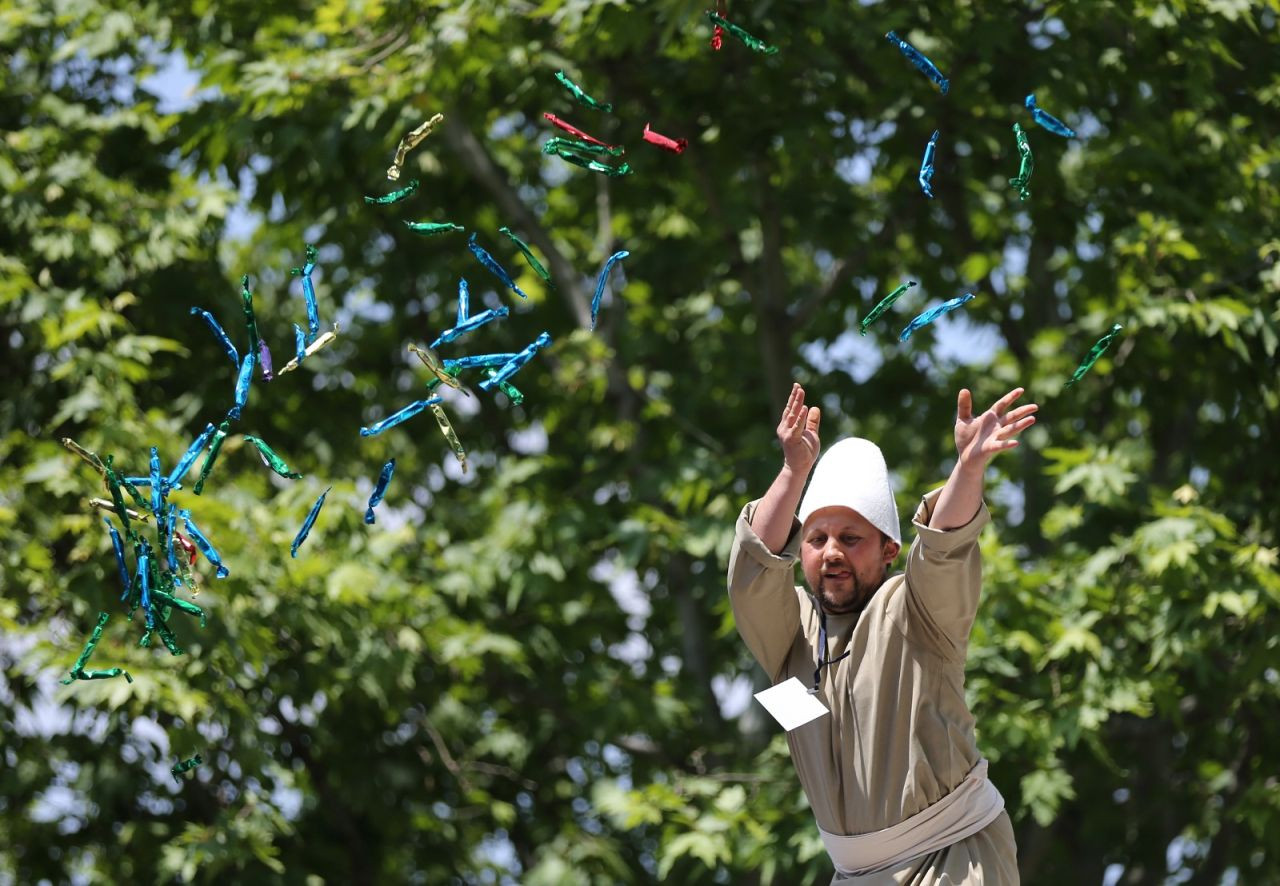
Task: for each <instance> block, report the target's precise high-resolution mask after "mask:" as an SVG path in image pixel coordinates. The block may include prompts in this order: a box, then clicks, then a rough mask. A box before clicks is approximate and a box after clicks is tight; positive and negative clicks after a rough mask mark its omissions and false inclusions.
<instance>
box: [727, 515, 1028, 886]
mask: <svg viewBox="0 0 1280 886" xmlns="http://www.w3.org/2000/svg"><path fill="white" fill-rule="evenodd" d="M940 491H941V490H936V491H934V492H931V493H930V494H929V495H927V496H925V498H924V500H923V501H922V502H921V503H920V507H919V509H917V511H916V515H915V518H914V520H913V523H914V524H915V528H916V533H917V538H916V541H915V543H914V544H913V545H912V546H911V550H910V551H909V552H908V554H907V565H906V573H905V575H902V574H899V575H894V576H892V577H891V578H889V579H888V580H887V581H886V582H885V583H884V584H883V585H882V586H881V587H880V589H879V590H878V591H877V592H876V594H875V596H873V597H872V598H871V601H870V602H869V603H868V604H867V606H866V607H865V608H864V609H863V611H862V612H861V613H853V614H848V615H828V616H827V652H826V656H825V657H826V658H836V657H838V656H839V655H841V654H842V653H843V652H845V651H846V650H848V651H849V652H850V653H851V654H850V655H849V657H848V658H846V659H844V660H843V661H840V662H838V663H836V664H834V665H830V666H828V667H824V668H823V669H822V685H821V691H820V693H819V696H818V697H819V698H820V699H821V700H822V702H823V704H824V705H826V707H827V708H828V709H829V710H830V711H831V713H830V714H828V715H827V716H824V717H820V718H819V719H817V720H814V721H812V722H810V723H806V724H805V725H804V726H800V727H799V728H797V729H794V730H792V731H791V732H790V733H788V734H787V743H788V745H790V748H791V759H792V761H793V762H794V763H795V767H796V772H797V774H798V775H799V776H800V784H801V787H803V788H804V792H805V795H806V796H807V797H808V798H809V805H810V807H811V808H812V809H813V815H814V818H815V819H817V822H818V825H819V826H820V827H821V828H822V829H823V830H825V831H827V832H828V833H832V834H862V833H866V832H869V831H877V830H880V829H882V828H886V827H889V826H890V825H893V824H896V823H898V822H900V821H902V820H903V819H905V818H908V817H910V816H912V815H914V814H915V813H917V812H919V811H920V810H922V809H924V808H925V807H926V806H929V805H930V804H932V803H935V802H937V801H938V800H940V799H942V797H944V796H946V794H948V793H949V792H950V791H951V790H952V788H954V787H955V786H956V785H958V784H959V783H960V781H961V780H962V779H963V778H964V777H965V775H966V773H968V772H969V770H970V769H972V768H973V767H974V765H975V764H976V763H977V762H978V760H979V759H980V758H981V754H980V753H979V752H978V746H977V743H976V741H975V739H974V729H973V726H974V721H973V715H972V714H970V713H969V708H968V706H967V705H966V704H965V699H964V661H965V652H966V650H967V647H968V642H969V631H970V628H972V626H973V620H974V616H975V615H976V614H977V610H978V597H979V593H980V591H981V585H982V563H981V556H980V554H979V551H978V534H979V532H980V531H981V530H982V527H983V526H984V525H986V523H987V522H988V521H989V520H990V519H991V517H990V514H989V513H988V511H987V507H986V504H985V503H984V504H983V505H982V507H981V508H980V509H979V511H978V513H977V515H976V516H975V517H974V518H973V519H972V520H971V521H969V523H968V524H966V525H965V526H961V527H958V528H956V529H951V530H947V531H939V530H937V529H930V528H929V527H928V525H927V524H928V522H929V517H930V515H931V514H932V510H933V507H934V505H935V503H936V501H937V496H938V493H939V492H940ZM757 504H758V502H752V503H750V504H748V505H747V506H746V507H744V508H743V509H742V514H741V515H740V516H739V518H738V525H737V531H736V537H735V539H734V545H733V550H732V552H731V553H730V556H729V598H730V601H731V603H732V604H733V614H734V618H735V620H736V622H737V626H738V633H739V634H741V635H742V639H743V640H745V641H746V644H747V646H748V648H750V650H751V653H752V655H754V656H755V658H756V661H758V662H760V664H761V666H763V667H764V669H765V671H766V672H767V673H768V674H769V676H770V678H772V680H773V682H774V684H777V683H780V682H782V681H783V680H785V679H787V678H788V677H793V676H794V677H796V678H798V679H799V680H800V682H802V683H804V684H805V685H806V686H812V685H813V669H814V665H815V663H816V662H817V660H818V657H817V649H818V610H817V605H816V602H815V600H814V598H813V597H812V596H810V595H809V594H808V593H806V592H805V591H804V589H803V588H799V587H796V586H795V570H794V567H795V562H796V560H797V559H798V557H799V551H800V524H799V521H794V525H793V526H792V531H791V535H790V537H789V538H788V539H787V544H786V546H785V547H784V549H783V551H782V554H781V555H780V556H775V555H774V554H772V553H770V551H769V549H768V548H767V547H765V545H764V543H763V542H762V541H760V539H759V537H758V536H757V535H756V534H755V532H754V531H753V530H752V528H751V524H750V520H751V517H752V515H753V514H754V513H755V508H756V506H757ZM832 883H833V884H837V883H839V884H857V886H873V884H875V886H879V884H886V886H887V884H907V883H910V884H922V886H923V884H944V883H945V884H959V883H972V884H982V883H985V884H1001V886H1003V884H1016V883H1018V868H1017V855H1016V848H1015V846H1014V840H1013V827H1012V825H1011V824H1010V822H1009V815H1008V813H1007V812H1001V813H1000V816H999V818H997V819H996V820H995V821H993V822H992V823H991V824H989V825H987V827H985V828H983V829H982V830H981V831H979V832H978V833H976V834H974V835H973V836H971V837H969V838H967V839H965V840H962V841H960V842H959V843H956V844H954V845H952V846H949V847H947V848H946V849H942V850H939V851H938V852H933V853H930V854H929V855H926V856H923V857H921V858H917V859H914V860H913V861H911V862H908V863H907V864H905V865H903V866H901V867H899V868H897V869H894V870H887V871H882V872H879V873H875V874H869V875H866V876H862V877H840V876H839V875H837V876H836V878H835V879H834V880H833V881H832Z"/></svg>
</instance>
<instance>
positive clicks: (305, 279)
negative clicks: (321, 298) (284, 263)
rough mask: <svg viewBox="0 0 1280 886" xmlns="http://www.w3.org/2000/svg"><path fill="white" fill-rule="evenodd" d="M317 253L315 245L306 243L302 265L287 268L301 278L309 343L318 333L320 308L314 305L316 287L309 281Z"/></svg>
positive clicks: (290, 272) (293, 274)
mask: <svg viewBox="0 0 1280 886" xmlns="http://www.w3.org/2000/svg"><path fill="white" fill-rule="evenodd" d="M318 254H319V253H318V251H317V250H316V247H315V246H314V245H313V244H311V243H308V244H307V245H306V256H307V259H306V261H305V262H304V263H303V265H302V267H300V268H290V269H289V274H290V275H291V276H294V277H301V278H302V297H303V299H304V300H305V301H306V304H307V344H311V342H312V341H314V340H315V337H316V336H317V335H319V334H320V310H319V309H318V308H317V307H316V287H315V284H314V283H312V282H311V272H312V271H314V270H315V268H316V256H317V255H318Z"/></svg>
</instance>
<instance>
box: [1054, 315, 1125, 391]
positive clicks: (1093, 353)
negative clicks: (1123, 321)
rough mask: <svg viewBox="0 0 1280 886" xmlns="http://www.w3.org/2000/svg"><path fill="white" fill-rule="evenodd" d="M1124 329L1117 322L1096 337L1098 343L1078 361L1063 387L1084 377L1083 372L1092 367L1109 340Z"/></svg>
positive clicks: (1108, 344)
mask: <svg viewBox="0 0 1280 886" xmlns="http://www.w3.org/2000/svg"><path fill="white" fill-rule="evenodd" d="M1122 329H1124V327H1123V326H1121V325H1120V324H1119V323H1116V324H1114V325H1112V327H1111V331H1110V332H1108V333H1107V334H1106V335H1104V336H1103V337H1102V338H1100V339H1098V343H1097V344H1095V345H1094V346H1093V348H1092V349H1091V350H1090V351H1089V356H1087V357H1085V358H1084V360H1082V361H1080V365H1079V366H1077V367H1076V371H1075V372H1073V373H1072V374H1071V378H1069V379H1067V383H1066V384H1065V385H1063V386H1062V387H1063V388H1069V387H1071V386H1072V385H1073V384H1075V383H1076V382H1078V381H1079V380H1080V379H1082V378H1084V374H1085V373H1086V372H1088V371H1089V370H1090V369H1091V368H1093V364H1094V363H1097V362H1098V358H1099V357H1101V356H1102V354H1103V352H1104V351H1105V350H1106V349H1107V348H1108V347H1109V346H1110V345H1111V340H1112V339H1114V338H1115V337H1116V336H1117V335H1119V334H1120V330H1122Z"/></svg>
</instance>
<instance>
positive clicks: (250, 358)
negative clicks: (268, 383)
mask: <svg viewBox="0 0 1280 886" xmlns="http://www.w3.org/2000/svg"><path fill="white" fill-rule="evenodd" d="M257 363H258V358H257V355H256V354H254V353H253V352H250V353H248V354H245V355H244V362H243V363H241V364H240V375H239V377H238V378H237V379H236V401H235V404H234V405H233V406H232V407H231V409H230V411H228V413H227V414H228V415H229V416H231V418H233V419H239V418H240V413H241V411H242V410H243V409H244V407H245V404H246V403H248V402H249V384H250V383H251V382H252V381H253V369H254V367H255V366H256V365H257ZM281 371H282V372H283V371H284V370H281Z"/></svg>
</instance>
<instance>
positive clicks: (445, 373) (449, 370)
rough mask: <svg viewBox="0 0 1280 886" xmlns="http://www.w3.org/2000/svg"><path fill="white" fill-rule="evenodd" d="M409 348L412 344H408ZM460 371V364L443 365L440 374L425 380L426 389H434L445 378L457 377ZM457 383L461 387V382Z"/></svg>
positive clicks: (442, 382) (411, 347)
mask: <svg viewBox="0 0 1280 886" xmlns="http://www.w3.org/2000/svg"><path fill="white" fill-rule="evenodd" d="M409 350H413V345H410V346H409ZM433 372H434V370H433ZM461 372H462V367H461V366H446V367H444V368H443V369H442V370H441V374H440V375H434V376H433V377H432V378H431V380H430V381H428V382H427V390H428V391H434V390H435V389H436V388H438V387H440V385H442V384H444V382H445V380H446V378H451V379H455V380H456V379H457V378H458V375H459V373H461ZM458 385H459V387H461V385H462V383H461V382H458ZM452 386H453V385H452V383H450V387H452ZM463 390H465V388H464V389H463Z"/></svg>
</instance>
